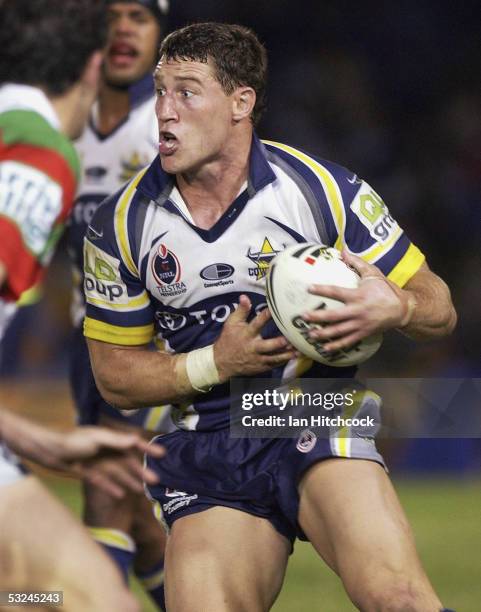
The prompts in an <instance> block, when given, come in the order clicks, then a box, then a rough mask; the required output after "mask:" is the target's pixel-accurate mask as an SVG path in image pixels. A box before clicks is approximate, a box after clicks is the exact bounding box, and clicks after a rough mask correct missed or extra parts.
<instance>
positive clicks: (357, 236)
mask: <svg viewBox="0 0 481 612" xmlns="http://www.w3.org/2000/svg"><path fill="white" fill-rule="evenodd" d="M342 242H343V243H344V245H346V246H347V248H348V249H349V250H350V251H351V252H353V253H355V254H356V255H358V256H359V257H362V259H364V260H365V261H367V262H369V263H371V264H374V265H376V266H377V267H378V268H379V269H380V270H381V271H382V272H383V274H384V275H385V276H387V277H388V278H389V279H390V280H391V281H393V282H394V283H396V284H397V285H398V286H399V287H403V286H404V285H405V284H406V283H407V282H408V281H409V279H410V278H412V277H413V276H414V274H415V273H416V272H417V271H418V270H419V268H420V267H421V265H422V264H423V262H424V261H425V256H424V254H423V253H422V252H421V251H420V250H419V248H418V247H417V246H416V245H414V244H413V243H412V242H411V241H410V240H409V238H408V236H407V235H406V233H405V232H404V231H403V229H402V228H401V227H400V226H399V224H398V222H397V221H396V220H395V219H394V217H393V216H392V215H391V213H390V212H389V209H388V207H387V206H386V204H385V203H384V201H383V200H382V198H381V197H380V196H379V195H378V194H377V193H376V191H374V189H372V187H370V185H369V184H368V183H366V182H365V181H362V182H361V184H360V186H359V191H358V192H357V193H356V195H355V196H354V198H353V199H352V200H351V202H349V203H348V206H346V223H345V229H344V233H343V236H342Z"/></svg>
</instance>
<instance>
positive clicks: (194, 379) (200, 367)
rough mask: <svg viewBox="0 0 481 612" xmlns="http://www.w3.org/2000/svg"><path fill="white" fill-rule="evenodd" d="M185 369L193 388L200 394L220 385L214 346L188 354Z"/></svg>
mask: <svg viewBox="0 0 481 612" xmlns="http://www.w3.org/2000/svg"><path fill="white" fill-rule="evenodd" d="M185 369H186V371H187V377H188V378H189V382H190V384H191V385H192V388H193V389H195V390H196V391H200V393H207V391H210V390H211V389H212V387H213V386H214V385H218V384H219V383H220V379H219V372H218V371H217V366H216V365H215V360H214V345H213V344H211V345H209V346H205V347H204V348H201V349H197V350H195V351H190V352H189V353H187V359H186V361H185Z"/></svg>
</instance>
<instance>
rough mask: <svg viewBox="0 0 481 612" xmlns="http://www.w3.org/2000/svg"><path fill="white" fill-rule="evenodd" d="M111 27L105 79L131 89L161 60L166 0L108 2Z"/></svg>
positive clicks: (114, 0) (107, 81)
mask: <svg viewBox="0 0 481 612" xmlns="http://www.w3.org/2000/svg"><path fill="white" fill-rule="evenodd" d="M107 4H108V7H107V15H108V19H109V24H110V36H109V44H108V47H107V53H106V58H105V64H104V78H105V81H106V83H107V84H108V85H110V86H112V87H119V88H128V87H129V86H130V85H132V84H133V83H135V82H136V81H138V80H139V79H140V78H142V77H143V76H144V75H145V74H147V73H149V72H151V70H152V67H153V66H154V65H155V63H156V61H157V57H158V47H159V43H160V38H161V36H162V33H163V29H164V25H165V24H164V22H165V15H166V14H167V10H168V1H167V0H107Z"/></svg>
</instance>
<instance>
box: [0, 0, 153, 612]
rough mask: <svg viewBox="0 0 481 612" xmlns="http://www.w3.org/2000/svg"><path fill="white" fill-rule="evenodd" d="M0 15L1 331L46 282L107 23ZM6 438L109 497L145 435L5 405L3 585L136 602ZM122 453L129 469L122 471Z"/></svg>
mask: <svg viewBox="0 0 481 612" xmlns="http://www.w3.org/2000/svg"><path fill="white" fill-rule="evenodd" d="M0 21H1V23H2V28H1V30H0V47H1V49H2V64H1V67H0V83H1V84H2V85H1V87H0V234H1V238H2V239H1V241H0V337H1V336H2V335H3V332H4V331H5V329H6V327H7V326H8V323H9V321H10V320H11V318H12V317H13V315H14V313H15V310H16V301H17V300H18V298H19V297H20V295H21V294H22V293H23V292H25V291H28V290H30V289H31V288H32V287H33V286H35V285H36V284H37V283H39V282H40V281H41V279H42V276H43V274H44V272H45V268H46V266H47V265H48V263H49V261H50V258H51V256H52V254H53V251H54V248H55V244H56V242H57V240H58V238H59V236H60V234H61V232H62V228H63V224H64V223H65V220H66V218H67V216H68V214H69V212H70V209H71V205H72V202H73V197H74V194H75V189H76V183H77V179H78V173H79V167H78V160H77V155H76V153H75V150H74V148H73V146H72V144H71V142H70V140H69V138H73V137H76V136H78V134H79V133H80V132H81V130H82V128H83V124H84V122H85V120H86V118H87V114H88V112H89V109H90V106H91V104H92V102H93V100H94V98H95V96H96V93H97V88H98V82H99V76H100V66H101V62H102V49H103V47H104V45H105V42H106V35H107V28H106V21H105V5H104V3H103V2H101V1H99V0H36V1H35V2H31V1H30V0H0ZM4 441H6V442H7V443H10V444H11V445H12V447H14V448H15V449H16V450H18V451H20V452H21V453H22V454H23V455H25V456H27V457H30V458H32V459H34V460H36V461H40V462H42V463H43V464H47V465H50V466H51V467H57V468H60V467H70V468H72V469H73V471H75V472H77V473H81V474H82V475H83V476H86V477H88V478H90V479H92V480H94V481H97V482H99V484H102V485H103V486H106V487H107V489H108V490H111V491H112V493H113V494H115V495H119V494H121V493H122V490H123V489H128V488H129V487H132V486H133V487H134V488H136V486H137V484H136V481H135V477H136V475H137V476H138V474H139V471H142V467H141V463H140V459H139V457H135V456H134V455H133V454H132V453H134V452H135V451H136V450H143V449H145V443H144V442H143V441H142V440H140V438H139V437H138V436H137V437H136V436H126V435H121V434H117V433H112V432H108V431H107V432H106V431H96V432H94V431H92V430H77V431H74V432H71V433H69V434H65V436H63V435H62V434H57V433H54V432H48V431H46V430H45V429H44V428H42V427H39V426H36V425H34V424H30V423H28V422H26V421H24V420H23V419H21V418H19V417H16V416H14V415H10V414H9V413H7V412H6V411H5V410H3V409H1V412H0V523H1V525H2V530H1V536H0V589H1V590H5V589H10V590H13V589H16V590H27V589H28V590H30V589H32V590H39V589H44V590H46V589H58V590H63V591H64V607H65V609H66V610H69V611H76V610H78V611H79V612H80V611H82V612H83V611H85V610H91V611H98V612H104V611H105V610H125V611H127V610H129V611H130V610H137V609H138V606H137V604H136V602H135V600H134V599H133V597H132V596H131V594H130V593H129V592H128V590H127V589H126V588H125V586H124V584H123V582H122V579H121V576H120V574H119V573H118V571H117V569H116V567H115V566H114V565H113V564H112V563H111V562H110V560H109V559H108V557H107V556H106V555H105V553H104V552H103V551H102V550H101V549H100V548H99V547H98V546H97V545H96V544H95V542H93V541H92V539H91V538H90V537H89V535H88V533H87V532H86V531H85V529H84V528H83V527H82V526H81V525H80V524H79V523H78V521H76V520H75V519H74V517H73V516H72V515H71V514H70V513H69V512H68V511H67V510H66V509H65V508H64V507H63V506H62V505H61V504H60V503H59V502H58V501H57V500H56V499H55V498H54V497H52V496H51V495H50V493H48V491H47V490H46V489H45V488H44V487H43V486H42V485H41V484H40V483H39V482H38V481H37V480H36V479H35V478H34V477H33V476H28V475H25V473H24V471H23V470H22V469H21V468H20V466H19V463H18V460H17V459H16V458H15V456H13V455H12V454H11V452H10V450H9V449H8V448H7V446H6V444H5V443H4ZM154 454H155V455H156V456H160V455H161V454H162V451H160V452H159V451H155V453H154ZM124 455H125V457H126V459H127V460H128V464H129V466H130V467H128V468H127V464H124V466H123V467H122V468H120V469H119V468H118V467H117V465H116V463H117V461H118V459H119V457H122V456H124ZM144 473H145V471H144ZM145 475H146V476H147V478H148V479H149V480H151V479H152V476H153V475H152V474H145Z"/></svg>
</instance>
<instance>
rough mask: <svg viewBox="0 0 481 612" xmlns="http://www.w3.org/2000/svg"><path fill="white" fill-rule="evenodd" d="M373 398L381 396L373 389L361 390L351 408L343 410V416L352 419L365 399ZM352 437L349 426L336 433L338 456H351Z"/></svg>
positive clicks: (377, 398) (376, 398)
mask: <svg viewBox="0 0 481 612" xmlns="http://www.w3.org/2000/svg"><path fill="white" fill-rule="evenodd" d="M369 397H371V398H373V399H375V400H377V401H379V396H378V395H377V394H376V393H374V392H373V391H369V390H368V389H367V390H366V391H361V392H359V393H356V395H355V397H354V403H353V405H352V406H349V408H347V409H345V410H343V412H342V418H343V419H352V418H354V417H355V415H356V413H357V411H358V410H359V409H360V408H361V407H362V405H363V403H364V400H365V399H367V398H369ZM351 437H352V434H350V431H349V427H347V426H344V427H341V428H340V429H339V431H338V432H337V433H336V436H335V438H336V452H337V456H338V457H350V456H351Z"/></svg>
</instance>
